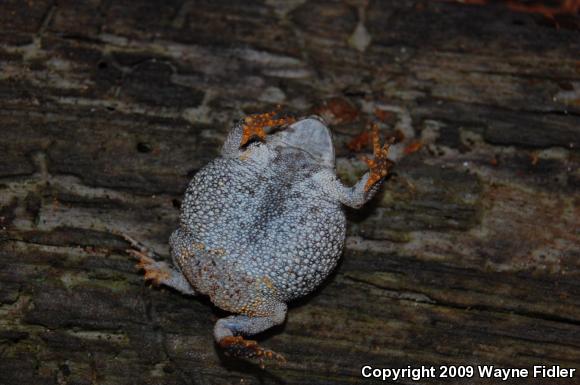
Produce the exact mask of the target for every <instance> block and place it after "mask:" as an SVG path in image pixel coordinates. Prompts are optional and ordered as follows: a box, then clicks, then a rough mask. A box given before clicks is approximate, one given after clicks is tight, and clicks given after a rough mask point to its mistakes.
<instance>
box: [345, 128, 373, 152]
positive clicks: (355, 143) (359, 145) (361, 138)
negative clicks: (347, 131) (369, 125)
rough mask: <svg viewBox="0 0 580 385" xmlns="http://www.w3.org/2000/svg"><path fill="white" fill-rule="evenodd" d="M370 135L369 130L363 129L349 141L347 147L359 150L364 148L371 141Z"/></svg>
mask: <svg viewBox="0 0 580 385" xmlns="http://www.w3.org/2000/svg"><path fill="white" fill-rule="evenodd" d="M370 138H371V137H370V135H369V132H368V131H366V130H365V131H363V132H361V133H360V134H358V135H357V136H355V137H354V138H352V140H351V141H350V142H348V143H347V145H346V147H348V149H349V150H351V151H355V152H359V151H360V150H362V149H363V148H364V147H366V145H367V144H368V143H369V141H370Z"/></svg>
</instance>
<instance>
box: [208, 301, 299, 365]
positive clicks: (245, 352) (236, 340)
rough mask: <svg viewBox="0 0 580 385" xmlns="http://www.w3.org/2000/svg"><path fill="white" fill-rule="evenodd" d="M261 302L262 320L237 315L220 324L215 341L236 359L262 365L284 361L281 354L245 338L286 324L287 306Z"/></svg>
mask: <svg viewBox="0 0 580 385" xmlns="http://www.w3.org/2000/svg"><path fill="white" fill-rule="evenodd" d="M260 302H261V306H260V310H262V311H261V312H260V315H259V316H250V315H234V316H230V317H226V318H222V319H220V320H218V321H217V322H216V324H215V327H214V337H215V339H216V341H217V343H218V344H219V346H220V347H221V348H222V349H224V351H225V352H226V353H227V354H229V355H232V356H234V357H239V358H250V359H257V360H259V361H260V364H261V365H263V361H264V359H269V360H277V361H285V359H284V357H283V356H282V355H281V354H278V353H276V352H273V351H271V350H268V349H264V348H262V347H261V346H259V345H258V343H257V342H256V341H253V340H246V339H244V338H243V337H242V336H248V335H254V334H258V333H261V332H263V331H265V330H267V329H270V328H271V327H273V326H275V325H279V324H281V323H283V322H284V319H285V318H286V311H287V306H286V304H285V303H283V302H280V301H277V300H273V299H268V300H264V301H260Z"/></svg>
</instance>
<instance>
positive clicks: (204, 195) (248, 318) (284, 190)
mask: <svg viewBox="0 0 580 385" xmlns="http://www.w3.org/2000/svg"><path fill="white" fill-rule="evenodd" d="M272 116H273V114H264V115H258V116H254V117H250V118H246V120H245V121H241V122H239V123H238V124H236V125H235V126H234V127H233V128H232V130H231V132H230V133H229V135H228V138H227V139H226V142H225V143H224V146H223V148H222V153H221V156H220V157H218V158H217V159H215V160H214V161H212V162H211V163H209V164H208V165H207V166H205V167H204V168H203V169H201V170H200V171H199V172H198V173H197V174H196V175H195V177H194V178H193V180H192V181H191V183H190V184H189V187H188V189H187V192H186V193H185V198H184V201H183V204H182V213H181V220H180V225H179V228H178V229H177V230H176V231H175V232H174V233H173V234H172V236H171V238H170V245H171V252H172V257H173V261H174V263H175V265H176V266H177V267H178V269H179V270H176V269H171V268H169V267H168V266H161V265H159V264H160V262H155V261H153V260H151V259H147V256H146V255H142V258H141V267H142V268H143V269H144V270H145V271H146V277H147V276H149V278H150V279H152V280H154V282H156V283H158V284H164V285H168V286H171V287H174V288H175V289H177V290H179V291H181V292H183V293H185V294H190V295H191V294H194V293H201V294H204V295H208V296H209V297H210V299H211V301H212V302H213V303H214V304H215V305H216V306H218V307H220V308H222V309H224V310H227V311H230V312H232V313H234V314H237V315H233V316H230V317H227V318H224V319H221V320H219V321H218V322H217V323H216V326H215V329H214V335H215V338H216V341H217V342H218V344H219V345H220V346H221V347H222V348H224V349H226V351H228V352H230V353H231V354H233V355H237V356H240V357H246V358H258V359H260V360H261V359H263V358H278V359H281V356H280V355H278V354H276V353H274V352H271V351H269V350H265V349H263V348H261V347H259V346H258V345H257V344H256V343H255V342H254V341H248V340H244V339H243V338H242V337H241V335H253V334H256V333H259V332H261V331H263V330H266V329H268V328H270V327H272V326H274V325H276V324H280V323H282V322H284V319H285V316H286V303H287V302H288V301H291V300H293V299H295V298H297V297H301V296H304V295H306V294H308V293H310V292H312V291H313V290H314V289H315V288H316V287H317V286H318V285H319V284H320V283H321V282H322V281H323V280H324V279H325V278H326V277H327V276H328V275H329V274H330V272H331V271H332V270H333V269H334V268H335V266H336V264H337V262H338V259H339V258H340V255H341V253H342V248H343V244H344V239H345V228H346V220H345V216H344V213H343V210H342V205H343V204H346V205H349V206H352V207H360V206H361V205H362V204H364V203H365V202H366V201H368V200H369V199H370V198H371V197H372V196H373V194H374V193H375V192H376V190H377V189H378V187H379V185H380V184H381V183H382V180H383V179H384V178H383V177H381V178H378V179H377V180H375V181H373V180H372V179H371V181H372V182H373V183H369V178H371V177H372V176H373V175H377V173H379V174H381V175H386V170H385V169H384V168H385V167H386V166H385V165H387V166H389V165H390V163H388V161H387V160H386V158H384V159H382V158H381V159H382V162H380V161H379V162H375V163H376V164H380V165H381V166H380V167H383V168H382V169H372V167H373V165H371V170H370V172H368V173H366V174H365V175H364V176H363V177H362V178H361V180H360V181H359V182H358V183H357V184H356V185H355V186H353V187H345V186H343V185H342V184H341V182H340V181H339V180H338V178H337V177H336V174H335V172H334V148H333V145H332V139H331V136H330V132H329V130H328V128H327V127H326V126H325V125H324V124H323V123H322V122H321V120H320V119H319V118H317V117H311V118H307V119H303V120H300V121H298V122H295V123H293V124H291V125H287V124H285V123H292V122H294V120H293V119H287V120H286V119H278V120H272V119H271V117H272ZM270 124H276V125H281V126H282V127H279V128H280V130H279V131H278V132H276V133H274V134H272V135H265V131H264V130H263V129H264V128H265V129H266V130H267V129H271V128H272V127H269V125H270ZM256 125H258V126H259V127H256ZM252 135H254V136H255V135H258V139H261V141H254V142H251V141H250V143H249V144H247V145H243V144H245V143H246V142H247V141H248V139H249V138H250V137H251V136H252ZM375 135H377V133H376V132H375ZM377 139H378V137H377ZM377 143H378V142H377ZM375 147H376V146H375ZM379 150H381V149H380V148H379ZM382 151H383V153H381V152H380V151H379V152H377V149H376V148H375V157H377V156H378V157H381V156H382V155H384V156H386V151H385V149H384V148H383V149H382ZM381 159H379V160H381ZM376 167H379V166H376ZM375 179H376V178H375ZM135 254H137V256H138V257H139V255H138V254H139V252H136V253H135ZM183 277H185V278H186V280H184V279H183ZM185 281H187V282H188V283H189V285H190V287H187V285H186V284H184V282H185Z"/></svg>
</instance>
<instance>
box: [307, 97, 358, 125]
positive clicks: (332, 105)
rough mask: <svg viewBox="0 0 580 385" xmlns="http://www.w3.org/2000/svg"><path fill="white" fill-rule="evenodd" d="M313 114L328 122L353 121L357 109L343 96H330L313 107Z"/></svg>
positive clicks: (355, 117) (356, 114)
mask: <svg viewBox="0 0 580 385" xmlns="http://www.w3.org/2000/svg"><path fill="white" fill-rule="evenodd" d="M313 112H314V113H315V114H318V115H320V116H322V117H323V118H324V119H325V120H326V121H327V122H328V123H330V124H344V123H351V122H354V121H355V120H356V119H357V118H358V115H359V110H358V109H357V108H356V107H355V106H353V105H352V104H351V103H350V102H348V101H347V100H346V99H343V98H338V97H337V98H332V99H329V100H326V101H324V102H323V103H322V104H321V105H320V106H318V107H316V108H314V111H313Z"/></svg>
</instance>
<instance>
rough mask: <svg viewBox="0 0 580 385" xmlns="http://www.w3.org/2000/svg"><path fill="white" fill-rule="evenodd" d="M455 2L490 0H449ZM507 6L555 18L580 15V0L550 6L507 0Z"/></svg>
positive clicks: (564, 0) (570, 0) (483, 1)
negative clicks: (579, 13)
mask: <svg viewBox="0 0 580 385" xmlns="http://www.w3.org/2000/svg"><path fill="white" fill-rule="evenodd" d="M447 1H450V2H455V3H462V4H468V5H473V4H475V5H485V4H488V3H489V0H447ZM505 4H506V6H507V7H508V9H510V10H512V11H515V12H522V13H536V14H540V15H543V16H544V17H546V18H548V19H551V20H554V19H555V18H556V16H558V15H573V16H576V15H578V12H580V1H579V0H562V1H560V3H559V4H556V5H555V6H548V5H545V4H529V3H526V2H523V1H517V0H506V1H505Z"/></svg>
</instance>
